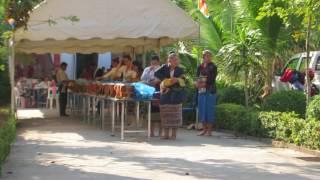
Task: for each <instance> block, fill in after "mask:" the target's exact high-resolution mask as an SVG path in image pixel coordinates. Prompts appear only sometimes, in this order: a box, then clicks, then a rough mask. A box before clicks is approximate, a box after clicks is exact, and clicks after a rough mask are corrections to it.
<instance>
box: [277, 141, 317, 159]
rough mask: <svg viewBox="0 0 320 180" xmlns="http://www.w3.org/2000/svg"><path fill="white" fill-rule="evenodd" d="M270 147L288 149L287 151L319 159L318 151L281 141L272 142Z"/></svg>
mask: <svg viewBox="0 0 320 180" xmlns="http://www.w3.org/2000/svg"><path fill="white" fill-rule="evenodd" d="M272 147H276V148H288V149H292V150H295V151H299V152H302V153H306V154H310V155H313V156H317V157H320V151H318V150H312V149H309V148H306V147H304V146H297V145H295V144H290V143H285V142H283V141H276V140H272Z"/></svg>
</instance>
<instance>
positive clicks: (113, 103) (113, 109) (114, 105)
mask: <svg viewBox="0 0 320 180" xmlns="http://www.w3.org/2000/svg"><path fill="white" fill-rule="evenodd" d="M115 110H116V103H115V102H114V101H112V118H111V119H112V122H111V126H112V127H111V128H112V129H111V135H112V136H114V126H115V117H116V112H115Z"/></svg>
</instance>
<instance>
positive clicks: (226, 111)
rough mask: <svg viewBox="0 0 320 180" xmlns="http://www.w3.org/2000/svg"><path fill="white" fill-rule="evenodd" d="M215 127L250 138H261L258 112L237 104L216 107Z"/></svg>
mask: <svg viewBox="0 0 320 180" xmlns="http://www.w3.org/2000/svg"><path fill="white" fill-rule="evenodd" d="M216 127H217V128H220V129H228V130H233V131H235V132H239V133H243V134H248V135H252V136H261V135H262V134H261V133H263V131H262V130H261V128H260V127H261V125H260V122H259V121H258V112H257V111H254V110H248V109H246V108H245V107H244V106H242V105H237V104H220V105H218V106H217V113H216Z"/></svg>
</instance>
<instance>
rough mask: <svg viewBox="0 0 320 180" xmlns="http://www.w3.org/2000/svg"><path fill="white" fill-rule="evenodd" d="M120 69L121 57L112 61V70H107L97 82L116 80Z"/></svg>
mask: <svg viewBox="0 0 320 180" xmlns="http://www.w3.org/2000/svg"><path fill="white" fill-rule="evenodd" d="M119 68H120V60H119V57H116V58H113V59H112V61H111V68H110V69H108V70H107V73H105V74H104V75H103V76H102V77H97V78H96V79H97V80H116V78H117V76H119V75H118V74H117V72H118V69H119Z"/></svg>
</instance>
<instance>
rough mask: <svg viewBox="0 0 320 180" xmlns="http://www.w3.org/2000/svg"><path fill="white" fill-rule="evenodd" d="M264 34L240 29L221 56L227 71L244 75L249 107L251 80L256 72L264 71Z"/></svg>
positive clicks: (245, 28) (224, 47) (222, 50)
mask: <svg viewBox="0 0 320 180" xmlns="http://www.w3.org/2000/svg"><path fill="white" fill-rule="evenodd" d="M261 36H262V34H261V33H260V31H259V30H252V29H250V28H248V27H244V26H242V27H238V28H237V29H236V33H235V35H234V36H233V37H234V38H233V40H232V41H231V42H230V43H229V44H226V45H224V46H223V47H222V48H221V49H220V51H219V54H218V55H219V56H220V57H222V59H223V60H224V62H225V65H224V67H225V71H227V72H229V74H231V75H233V76H239V75H243V80H244V91H245V104H246V106H247V107H248V106H249V79H250V75H253V74H254V71H256V70H261V69H262V60H261V58H262V52H261V51H260V48H259V47H260V46H261V44H262V40H261Z"/></svg>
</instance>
